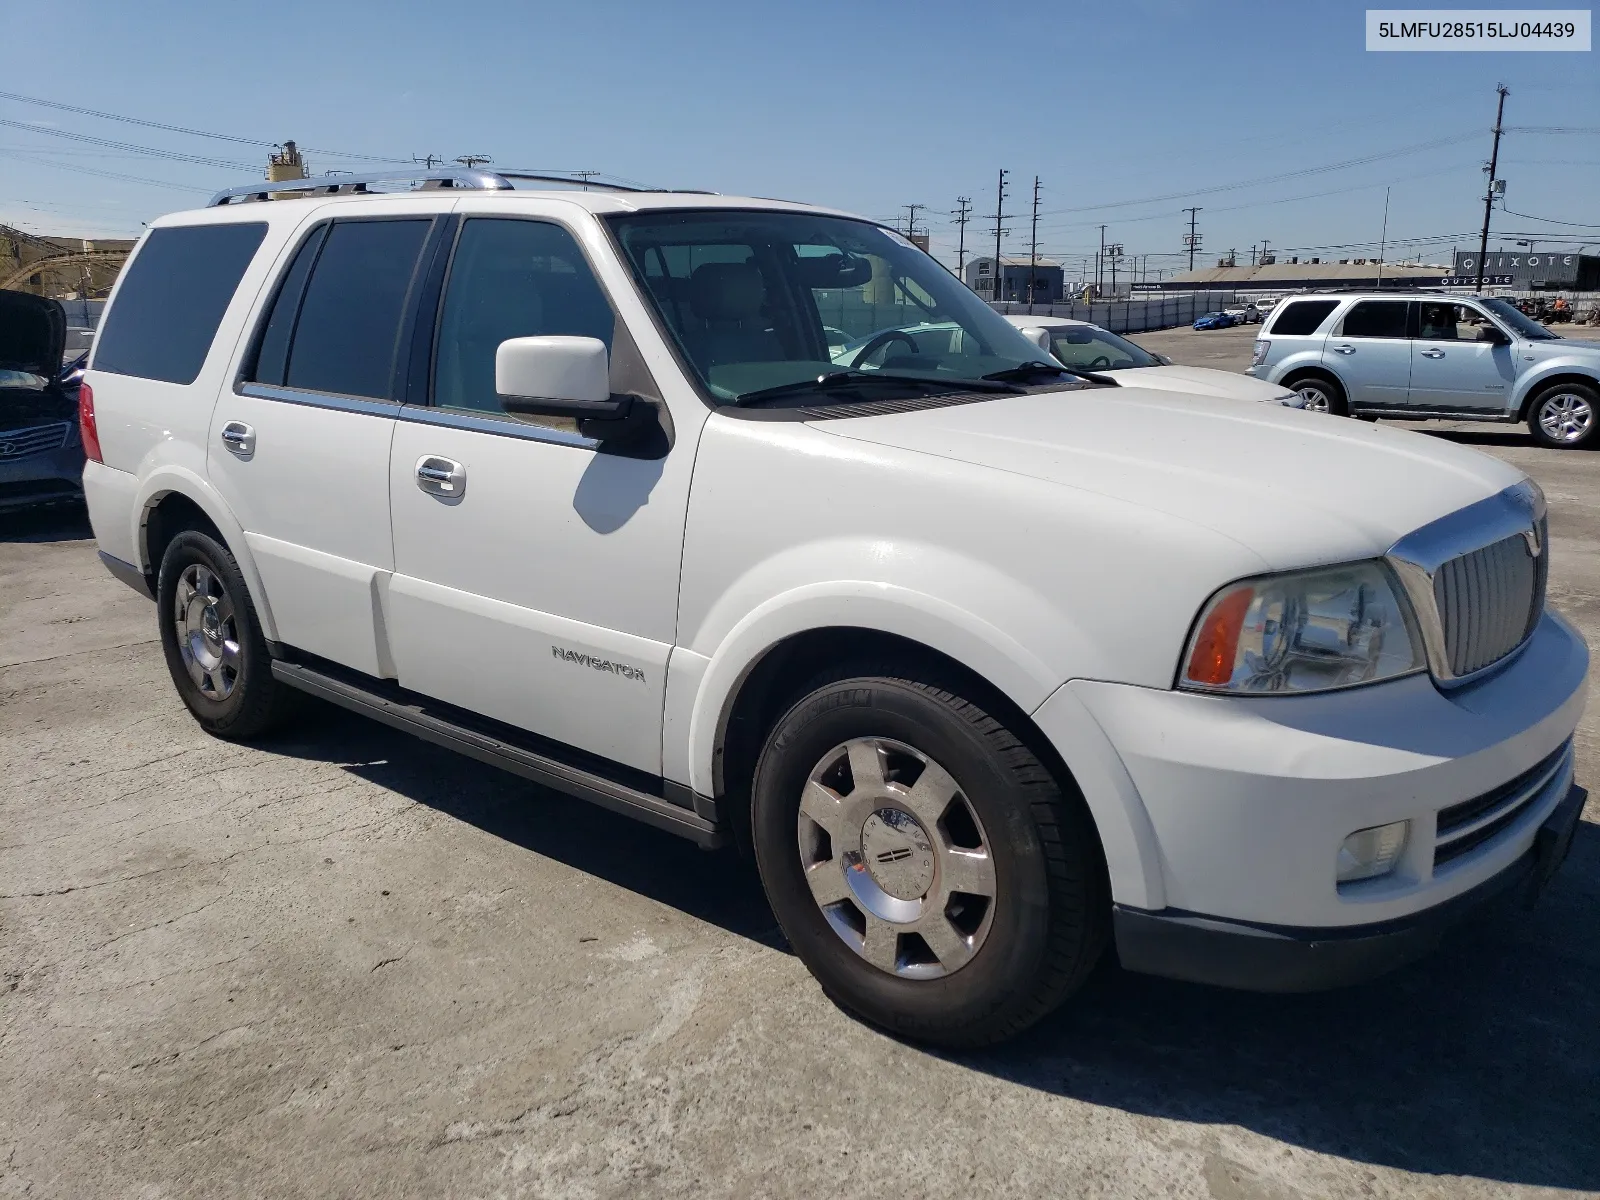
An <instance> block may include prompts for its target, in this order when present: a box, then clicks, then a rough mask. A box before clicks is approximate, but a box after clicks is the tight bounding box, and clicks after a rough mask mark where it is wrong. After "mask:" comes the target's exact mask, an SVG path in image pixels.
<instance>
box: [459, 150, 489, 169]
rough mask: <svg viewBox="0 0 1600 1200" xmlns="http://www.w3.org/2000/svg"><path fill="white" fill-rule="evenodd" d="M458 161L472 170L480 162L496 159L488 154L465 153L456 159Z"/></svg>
mask: <svg viewBox="0 0 1600 1200" xmlns="http://www.w3.org/2000/svg"><path fill="white" fill-rule="evenodd" d="M456 161H457V162H458V163H460V164H461V165H462V166H463V167H466V168H467V170H469V171H470V170H471V169H472V168H473V167H475V166H477V165H478V164H479V163H488V162H493V161H494V159H492V158H490V157H489V156H488V155H487V154H463V155H462V156H461V157H460V158H458V159H456Z"/></svg>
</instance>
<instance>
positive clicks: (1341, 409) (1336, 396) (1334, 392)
mask: <svg viewBox="0 0 1600 1200" xmlns="http://www.w3.org/2000/svg"><path fill="white" fill-rule="evenodd" d="M1308 385H1309V386H1312V387H1315V388H1317V389H1318V390H1319V391H1320V392H1322V394H1323V395H1324V396H1326V397H1327V398H1328V407H1327V408H1325V409H1321V410H1318V411H1322V412H1325V413H1326V414H1327V415H1328V416H1330V417H1346V416H1349V415H1350V411H1349V407H1348V406H1347V405H1346V403H1345V398H1344V392H1343V390H1342V389H1341V388H1340V387H1339V385H1338V384H1335V383H1331V382H1329V381H1328V380H1326V379H1323V378H1322V377H1321V376H1319V375H1312V376H1309V377H1306V378H1303V379H1297V380H1295V381H1294V382H1293V383H1290V384H1286V385H1285V386H1286V387H1291V388H1293V389H1294V390H1295V391H1297V392H1298V391H1299V390H1300V389H1301V388H1303V387H1306V386H1308Z"/></svg>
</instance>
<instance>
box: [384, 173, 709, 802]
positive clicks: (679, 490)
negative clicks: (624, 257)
mask: <svg viewBox="0 0 1600 1200" xmlns="http://www.w3.org/2000/svg"><path fill="white" fill-rule="evenodd" d="M471 209H472V205H471V203H470V202H468V201H464V202H463V203H462V205H461V210H462V211H463V213H464V219H463V221H462V223H461V228H460V232H459V234H458V236H457V239H456V244H455V247H454V251H453V254H452V256H451V259H450V264H449V268H448V273H447V275H446V277H445V283H444V290H443V296H442V299H441V301H440V303H439V313H438V318H437V331H438V332H437V336H436V340H435V345H434V352H433V362H432V369H431V387H430V389H429V394H428V395H426V396H422V397H417V398H418V399H420V400H423V401H425V403H423V404H419V405H416V406H412V405H407V406H406V408H405V409H403V410H402V415H401V419H400V420H399V422H398V423H397V424H396V426H395V437H394V448H393V453H392V455H391V457H390V468H389V470H390V479H389V487H390V494H391V496H392V512H393V521H394V556H395V564H394V565H395V573H394V577H393V579H392V580H391V582H390V586H389V597H388V611H389V617H390V626H391V629H392V631H393V639H394V653H395V660H396V665H397V667H398V670H399V678H400V682H401V684H402V685H404V686H405V687H407V688H409V689H411V690H414V691H417V692H421V693H422V694H424V695H427V696H432V697H435V698H437V699H440V700H444V701H448V702H449V703H452V704H456V705H459V706H461V707H463V708H466V709H470V710H472V711H474V712H478V713H482V714H484V715H486V716H490V717H493V718H496V719H498V720H501V721H505V722H507V723H509V724H511V725H515V726H518V727H519V728H522V729H526V730H530V731H532V732H534V733H537V734H540V735H542V736H544V737H548V738H552V739H554V740H556V741H559V742H562V743H565V744H567V745H569V746H574V747H577V748H579V749H581V750H584V751H588V752H590V753H593V754H597V755H600V756H602V757H604V758H606V759H609V760H611V761H614V762H619V763H623V764H626V765H627V766H630V767H635V768H638V769H640V770H643V771H647V772H649V773H651V774H653V775H656V774H660V771H661V721H662V703H663V698H664V695H665V683H666V665H667V658H668V654H669V652H670V650H671V647H672V641H673V634H674V626H675V622H676V617H677V600H678V569H679V560H680V558H681V550H682V543H683V526H684V517H685V511H686V506H687V502H688V489H689V472H690V468H691V467H692V464H693V447H692V446H688V447H685V446H683V445H680V446H678V448H677V449H676V451H671V450H663V451H662V452H661V453H660V455H659V456H658V457H652V458H633V457H626V456H624V455H622V454H614V453H608V452H607V451H606V449H605V448H604V447H603V446H598V445H597V444H596V443H595V442H594V441H592V440H590V439H588V438H585V437H583V436H581V435H580V434H579V433H578V431H577V429H576V428H575V427H574V426H573V425H572V423H571V422H563V421H559V420H553V419H549V418H525V417H517V416H513V415H510V414H507V413H506V412H505V411H504V409H503V408H502V407H501V405H500V401H499V398H498V396H497V395H496V392H495V386H494V359H495V350H496V348H497V347H498V346H499V344H500V343H501V342H503V341H505V340H506V339H508V338H513V337H523V336H532V335H538V334H571V335H579V336H588V337H597V338H600V339H601V340H603V341H604V342H605V343H606V345H607V347H608V348H609V349H610V350H611V352H612V363H613V379H614V380H615V379H617V378H618V375H617V370H618V363H619V362H620V361H621V359H620V358H619V355H618V349H619V347H618V342H619V340H627V339H628V335H627V332H626V330H625V329H620V328H619V322H618V319H617V317H616V316H615V314H614V312H613V309H612V307H611V304H610V302H609V301H608V299H607V296H606V294H605V291H604V290H603V288H602V287H601V285H600V283H599V282H598V280H597V279H596V277H595V273H594V272H593V270H592V269H591V267H590V264H589V261H588V259H587V258H586V256H585V253H584V251H583V249H582V248H581V247H580V245H579V242H578V239H577V237H575V236H574V234H573V233H572V232H571V231H569V230H568V229H567V228H566V227H564V226H563V225H561V224H558V223H556V222H555V221H553V220H543V219H529V218H511V217H505V216H489V215H487V214H484V215H474V214H473V213H472V211H471ZM627 344H628V345H629V346H631V345H632V343H631V341H628V343H627ZM632 357H633V358H634V360H635V361H636V356H632ZM615 386H616V390H618V391H622V390H624V387H623V386H621V385H615ZM627 390H634V389H633V388H628V389H627Z"/></svg>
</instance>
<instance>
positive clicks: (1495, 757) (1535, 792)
mask: <svg viewBox="0 0 1600 1200" xmlns="http://www.w3.org/2000/svg"><path fill="white" fill-rule="evenodd" d="M1587 674H1588V650H1587V647H1586V646H1585V645H1584V643H1583V640H1582V638H1581V637H1580V636H1579V635H1578V634H1577V632H1576V631H1575V630H1574V629H1573V628H1572V627H1571V626H1570V625H1569V624H1567V623H1566V622H1565V621H1564V620H1562V619H1561V618H1560V617H1559V616H1557V615H1555V614H1553V613H1547V614H1546V615H1545V617H1544V619H1543V620H1542V621H1541V622H1540V625H1539V627H1538V629H1537V630H1536V631H1535V633H1534V636H1533V638H1532V639H1531V640H1530V642H1529V643H1528V645H1527V646H1526V647H1525V648H1524V649H1523V650H1522V651H1521V652H1520V653H1519V654H1518V655H1517V656H1516V657H1515V658H1514V659H1513V660H1512V661H1511V662H1509V663H1507V664H1506V666H1505V667H1504V668H1503V669H1502V670H1501V671H1499V672H1498V673H1496V674H1495V675H1493V676H1491V677H1489V678H1487V679H1485V680H1483V681H1481V682H1479V683H1476V684H1473V685H1470V686H1467V687H1464V688H1461V689H1458V690H1456V691H1452V692H1444V691H1441V690H1439V689H1438V688H1436V687H1435V686H1434V685H1433V682H1432V681H1431V680H1430V679H1429V678H1428V677H1427V676H1425V675H1414V676H1410V677H1407V678H1405V679H1400V680H1395V681H1393V682H1391V683H1385V684H1376V685H1373V686H1370V687H1362V688H1352V689H1349V690H1346V691H1342V692H1329V693H1324V694H1321V695H1312V696H1302V697H1260V698H1243V697H1238V698H1236V697H1220V696H1202V695H1195V694H1191V693H1184V692H1177V691H1161V690H1157V689H1151V688H1138V687H1131V686H1128V685H1123V684H1113V683H1100V682H1093V681H1086V680H1079V681H1074V682H1072V683H1069V684H1067V685H1065V686H1064V687H1062V688H1060V689H1058V691H1057V692H1056V693H1055V694H1054V695H1053V696H1052V697H1051V698H1050V699H1049V700H1047V701H1046V702H1045V704H1044V705H1042V706H1041V707H1040V709H1039V710H1038V711H1037V712H1035V714H1034V717H1035V720H1036V721H1037V722H1038V724H1039V726H1040V728H1041V729H1042V730H1043V731H1044V733H1045V734H1046V735H1047V736H1048V737H1050V738H1051V740H1052V741H1054V743H1055V744H1056V746H1057V747H1058V749H1059V750H1060V751H1061V754H1062V757H1063V758H1064V759H1065V760H1066V761H1067V762H1068V763H1069V764H1071V766H1072V770H1073V773H1074V776H1075V777H1076V778H1077V781H1078V783H1079V785H1080V787H1081V788H1082V790H1083V793H1084V796H1085V799H1086V800H1087V801H1088V803H1089V807H1090V809H1091V811H1092V812H1093V814H1094V816H1095V820H1096V823H1097V825H1098V826H1099V828H1100V831H1101V841H1102V844H1103V845H1104V847H1105V851H1106V863H1107V868H1108V871H1109V873H1110V877H1111V888H1112V898H1113V900H1114V901H1115V903H1116V904H1117V905H1118V906H1119V910H1120V911H1121V913H1122V914H1123V915H1122V917H1121V918H1120V919H1119V941H1120V940H1121V931H1122V930H1123V929H1126V930H1129V931H1134V930H1136V929H1137V930H1144V931H1146V932H1148V931H1150V930H1151V929H1153V928H1154V926H1153V925H1152V924H1151V919H1154V918H1161V919H1162V921H1163V925H1162V929H1163V930H1166V931H1167V932H1168V933H1170V930H1169V929H1168V925H1169V924H1170V922H1167V921H1166V919H1167V918H1171V919H1172V920H1174V921H1176V922H1177V923H1178V926H1179V927H1181V928H1183V929H1185V930H1190V929H1207V930H1211V931H1212V932H1219V933H1227V932H1230V931H1236V930H1237V929H1238V928H1244V929H1249V930H1255V931H1257V933H1247V934H1245V935H1244V936H1248V937H1255V936H1257V935H1258V934H1259V932H1260V931H1263V930H1265V931H1268V933H1274V932H1276V933H1283V932H1284V931H1292V932H1289V933H1285V934H1284V936H1285V937H1286V938H1287V939H1288V940H1290V941H1310V942H1312V943H1313V944H1317V945H1321V944H1323V943H1327V942H1332V941H1346V940H1349V939H1355V941H1351V946H1354V945H1355V944H1356V941H1359V940H1360V939H1362V938H1365V937H1371V936H1377V935H1378V934H1381V933H1383V932H1385V931H1387V930H1389V929H1391V923H1399V924H1393V925H1392V928H1393V929H1400V928H1402V927H1404V926H1405V925H1406V924H1407V923H1413V922H1420V923H1424V924H1426V923H1427V921H1426V920H1425V919H1424V914H1427V913H1429V912H1430V910H1434V909H1439V908H1440V907H1441V906H1444V905H1449V904H1452V903H1454V902H1458V901H1459V902H1460V903H1461V904H1463V905H1467V904H1469V903H1470V901H1468V900H1464V899H1461V898H1463V897H1467V896H1469V894H1470V895H1481V894H1483V893H1482V892H1480V891H1479V889H1485V890H1486V891H1492V890H1493V888H1492V887H1490V886H1489V885H1490V883H1491V881H1493V880H1495V879H1497V878H1499V877H1501V876H1502V875H1504V874H1505V873H1507V872H1514V871H1515V870H1516V864H1517V863H1518V862H1519V860H1521V859H1523V858H1525V857H1527V856H1528V855H1529V854H1530V853H1531V852H1532V850H1533V847H1534V843H1535V839H1536V836H1537V834H1538V830H1539V829H1540V827H1541V825H1542V824H1543V823H1544V822H1545V821H1546V820H1547V819H1548V818H1549V817H1550V814H1551V813H1552V812H1553V811H1554V810H1555V809H1556V808H1557V807H1558V806H1559V805H1561V803H1562V801H1563V798H1564V797H1566V796H1567V795H1568V793H1569V790H1570V788H1571V786H1572V759H1573V755H1572V751H1571V748H1570V746H1569V743H1570V740H1571V738H1572V734H1573V731H1574V730H1575V729H1576V727H1577V724H1578V719H1579V717H1580V716H1581V715H1582V712H1583V706H1584V700H1585V697H1586V694H1587V684H1586V679H1587ZM1513 780H1525V781H1526V784H1525V786H1524V784H1522V783H1519V784H1518V785H1517V787H1516V789H1513V792H1512V793H1506V795H1505V796H1501V795H1500V793H1499V791H1498V790H1499V789H1502V785H1506V784H1508V783H1509V782H1510V781H1513ZM1480 803H1481V804H1482V805H1483V806H1484V807H1482V808H1474V805H1477V804H1480ZM1463 809H1466V810H1468V812H1469V814H1471V815H1469V816H1468V817H1466V818H1462V817H1461V816H1460V813H1461V812H1462V810H1463ZM1451 810H1453V814H1452V811H1451ZM1441 812H1445V813H1446V822H1445V826H1444V827H1443V829H1441V824H1440V813H1441ZM1480 814H1481V815H1480ZM1463 820H1465V821H1466V822H1467V824H1466V825H1462V824H1460V822H1461V821H1463ZM1395 821H1406V822H1408V823H1409V824H1408V835H1407V842H1406V847H1405V850H1404V851H1403V853H1402V855H1401V858H1400V860H1399V862H1398V864H1397V866H1396V868H1395V870H1394V871H1393V872H1391V873H1390V874H1389V875H1386V876H1384V877H1382V878H1379V879H1372V880H1365V881H1361V882H1357V883H1346V884H1343V885H1341V884H1339V883H1338V881H1337V879H1336V876H1335V865H1336V861H1337V856H1338V851H1339V846H1340V844H1341V843H1342V842H1343V841H1344V839H1345V838H1346V837H1347V836H1349V835H1350V834H1351V833H1354V832H1355V831H1357V830H1361V829H1367V828H1370V827H1373V826H1380V825H1386V824H1389V823H1391V822H1395ZM1452 823H1454V824H1452ZM1464 832H1466V833H1470V834H1471V835H1472V836H1471V838H1470V841H1468V840H1464V839H1463V833H1464ZM1480 835H1481V836H1480ZM1452 840H1454V841H1455V842H1456V843H1459V844H1452ZM1451 911H1453V910H1451ZM1147 918H1149V919H1147ZM1431 919H1432V918H1427V920H1431ZM1441 919H1442V918H1441ZM1128 936H1129V937H1134V936H1137V935H1136V933H1134V932H1130V933H1129V935H1128ZM1151 936H1152V937H1153V936H1154V935H1153V934H1152V935H1151ZM1194 936H1196V937H1198V936H1199V935H1194ZM1200 940H1201V941H1205V940H1209V939H1205V938H1201V939H1200ZM1403 940H1404V939H1403ZM1344 953H1352V954H1353V953H1355V952H1354V950H1352V949H1350V947H1346V948H1345V949H1344V950H1341V951H1338V952H1337V953H1334V952H1330V951H1327V950H1321V951H1318V953H1317V955H1316V957H1318V958H1319V959H1329V958H1333V957H1337V955H1338V954H1344ZM1131 957H1132V958H1134V959H1135V960H1138V959H1139V957H1140V956H1139V954H1138V953H1137V951H1136V952H1135V953H1134V954H1132V955H1131ZM1192 976H1193V972H1192V971H1191V972H1189V973H1188V975H1187V976H1186V977H1192Z"/></svg>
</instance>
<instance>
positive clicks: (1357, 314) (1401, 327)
mask: <svg viewBox="0 0 1600 1200" xmlns="http://www.w3.org/2000/svg"><path fill="white" fill-rule="evenodd" d="M1344 336H1345V337H1372V338H1403V337H1405V336H1406V302H1405V301H1404V300H1363V301H1362V302H1361V303H1360V304H1358V305H1356V306H1355V307H1354V308H1352V309H1351V310H1350V311H1349V312H1347V313H1346V314H1345V315H1344Z"/></svg>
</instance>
